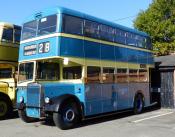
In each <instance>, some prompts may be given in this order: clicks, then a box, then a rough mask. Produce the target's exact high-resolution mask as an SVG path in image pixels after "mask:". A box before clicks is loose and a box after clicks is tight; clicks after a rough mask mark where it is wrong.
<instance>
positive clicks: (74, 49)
mask: <svg viewBox="0 0 175 137" xmlns="http://www.w3.org/2000/svg"><path fill="white" fill-rule="evenodd" d="M60 42H61V50H60V51H61V56H74V57H84V50H83V48H84V47H83V41H82V40H78V39H77V40H75V39H72V38H65V37H62V38H61V39H60Z"/></svg>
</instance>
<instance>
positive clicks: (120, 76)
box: [115, 68, 128, 83]
mask: <svg viewBox="0 0 175 137" xmlns="http://www.w3.org/2000/svg"><path fill="white" fill-rule="evenodd" d="M115 82H116V83H127V82H128V74H127V69H125V68H121V69H117V74H115Z"/></svg>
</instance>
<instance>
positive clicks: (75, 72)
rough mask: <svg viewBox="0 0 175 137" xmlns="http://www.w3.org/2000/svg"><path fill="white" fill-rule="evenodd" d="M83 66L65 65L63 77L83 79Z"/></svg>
mask: <svg viewBox="0 0 175 137" xmlns="http://www.w3.org/2000/svg"><path fill="white" fill-rule="evenodd" d="M81 75H82V67H81V66H73V67H64V68H63V79H81Z"/></svg>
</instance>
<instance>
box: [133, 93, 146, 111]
mask: <svg viewBox="0 0 175 137" xmlns="http://www.w3.org/2000/svg"><path fill="white" fill-rule="evenodd" d="M143 108H144V98H143V96H142V94H137V95H136V97H135V100H134V113H135V114H140V113H142V111H143Z"/></svg>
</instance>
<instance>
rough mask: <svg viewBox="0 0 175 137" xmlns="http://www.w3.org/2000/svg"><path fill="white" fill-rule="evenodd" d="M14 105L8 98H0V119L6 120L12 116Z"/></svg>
mask: <svg viewBox="0 0 175 137" xmlns="http://www.w3.org/2000/svg"><path fill="white" fill-rule="evenodd" d="M12 110H13V109H12V105H11V103H10V101H9V99H8V98H6V97H0V119H5V118H6V117H9V116H10V115H11V114H12Z"/></svg>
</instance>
